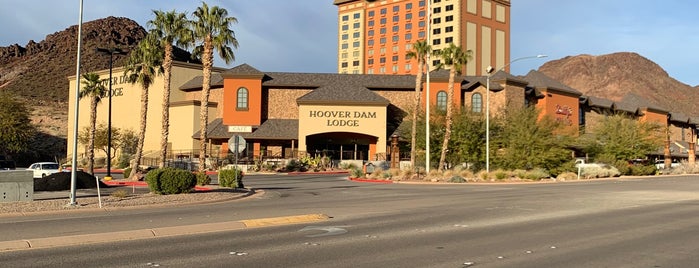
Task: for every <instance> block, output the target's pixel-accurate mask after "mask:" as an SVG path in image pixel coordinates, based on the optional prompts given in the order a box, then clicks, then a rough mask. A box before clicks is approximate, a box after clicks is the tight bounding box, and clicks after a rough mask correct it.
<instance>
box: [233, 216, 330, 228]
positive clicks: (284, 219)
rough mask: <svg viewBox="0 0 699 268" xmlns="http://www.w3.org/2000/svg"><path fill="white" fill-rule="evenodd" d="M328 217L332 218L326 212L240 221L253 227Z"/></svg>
mask: <svg viewBox="0 0 699 268" xmlns="http://www.w3.org/2000/svg"><path fill="white" fill-rule="evenodd" d="M328 219H330V217H328V215H325V214H308V215H299V216H289V217H276V218H263V219H254V220H243V221H240V222H242V223H243V224H245V226H246V227H248V228H252V227H264V226H273V225H282V224H294V223H306V222H318V221H325V220H328Z"/></svg>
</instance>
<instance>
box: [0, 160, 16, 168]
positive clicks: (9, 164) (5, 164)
mask: <svg viewBox="0 0 699 268" xmlns="http://www.w3.org/2000/svg"><path fill="white" fill-rule="evenodd" d="M13 169H15V161H12V160H1V159H0V170H13Z"/></svg>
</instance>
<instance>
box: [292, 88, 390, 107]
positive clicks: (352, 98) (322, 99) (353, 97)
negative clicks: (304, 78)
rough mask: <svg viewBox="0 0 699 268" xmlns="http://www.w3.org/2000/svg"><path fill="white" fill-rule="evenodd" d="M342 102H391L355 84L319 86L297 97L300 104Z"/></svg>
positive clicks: (379, 103)
mask: <svg viewBox="0 0 699 268" xmlns="http://www.w3.org/2000/svg"><path fill="white" fill-rule="evenodd" d="M328 102H341V103H346V104H378V105H384V106H385V105H388V104H389V103H391V102H390V101H389V100H387V99H386V98H384V97H381V96H379V95H378V94H376V93H374V92H372V91H371V90H369V89H367V88H366V87H361V86H354V85H327V86H323V87H320V88H317V89H315V90H313V91H311V92H309V93H308V94H306V95H303V96H301V97H300V98H298V99H296V103H298V104H319V103H328Z"/></svg>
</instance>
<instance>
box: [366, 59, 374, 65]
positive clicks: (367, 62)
mask: <svg viewBox="0 0 699 268" xmlns="http://www.w3.org/2000/svg"><path fill="white" fill-rule="evenodd" d="M366 64H368V65H372V64H374V59H368V60H367V61H366Z"/></svg>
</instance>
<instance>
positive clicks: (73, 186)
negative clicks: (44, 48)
mask: <svg viewBox="0 0 699 268" xmlns="http://www.w3.org/2000/svg"><path fill="white" fill-rule="evenodd" d="M79 13H80V15H79V16H78V55H77V57H76V58H77V60H76V62H75V111H74V112H75V114H74V115H73V120H74V121H73V159H72V161H71V166H70V198H69V199H70V203H68V206H69V207H74V206H77V205H78V202H77V201H76V200H75V191H76V184H77V179H76V178H77V176H78V175H77V173H76V170H77V169H78V118H79V117H78V112H79V111H80V49H81V47H82V43H83V41H82V40H83V39H82V32H83V0H80V11H79Z"/></svg>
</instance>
